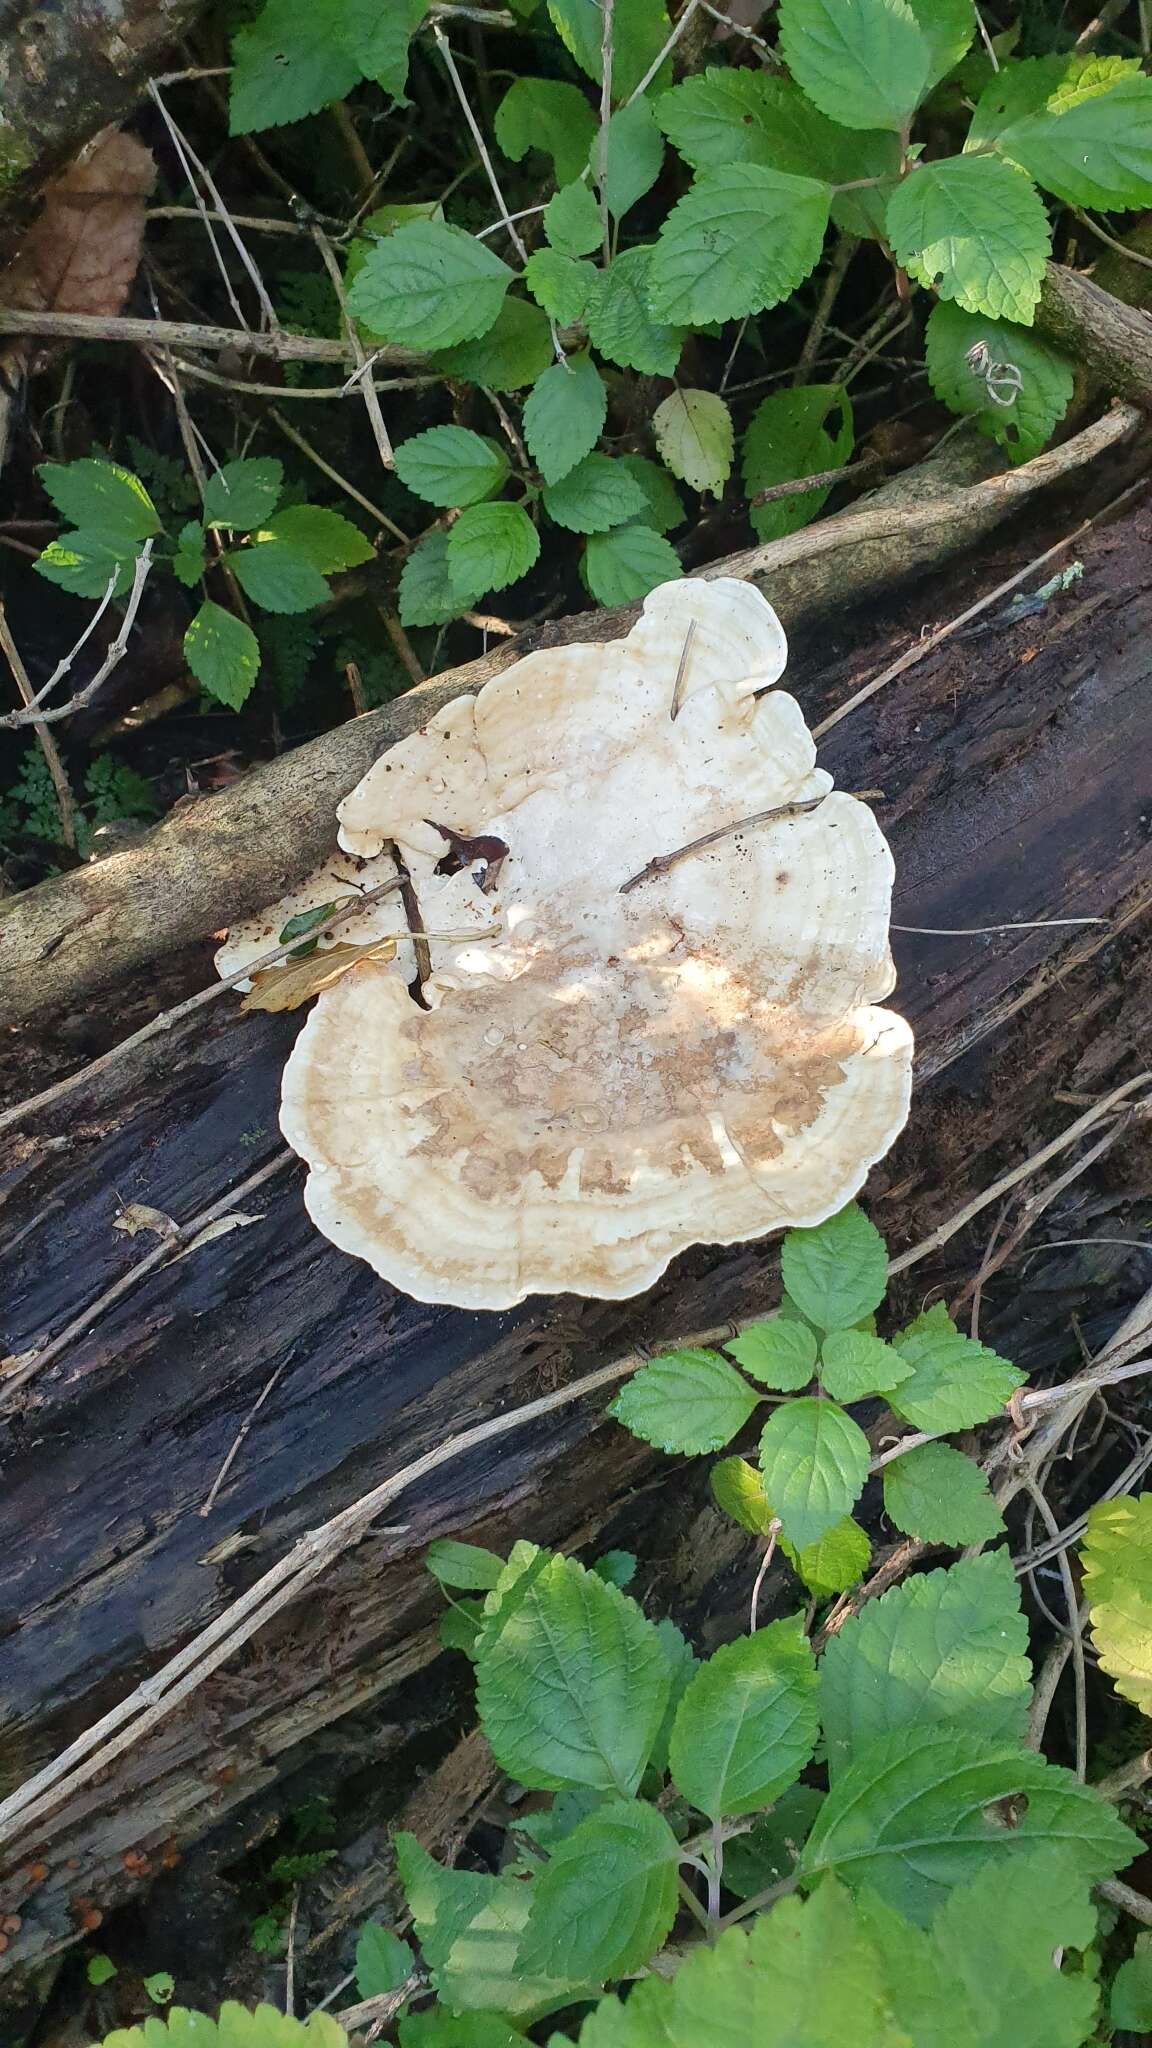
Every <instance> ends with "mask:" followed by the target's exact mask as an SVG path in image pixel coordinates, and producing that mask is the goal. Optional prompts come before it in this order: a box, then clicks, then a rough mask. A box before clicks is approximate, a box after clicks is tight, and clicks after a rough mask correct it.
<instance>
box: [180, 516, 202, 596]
mask: <svg viewBox="0 0 1152 2048" xmlns="http://www.w3.org/2000/svg"><path fill="white" fill-rule="evenodd" d="M205 561H206V554H205V547H204V528H203V527H202V526H201V525H200V524H199V522H198V521H197V520H195V519H190V520H189V521H188V523H187V525H186V526H182V527H181V528H180V538H179V540H178V541H177V543H176V552H175V554H174V555H173V557H172V574H173V575H174V576H175V577H176V578H177V580H178V581H179V582H180V583H182V584H183V585H184V587H185V589H186V590H194V589H195V587H196V585H197V584H198V583H199V581H200V578H201V577H202V575H203V574H204V566H205Z"/></svg>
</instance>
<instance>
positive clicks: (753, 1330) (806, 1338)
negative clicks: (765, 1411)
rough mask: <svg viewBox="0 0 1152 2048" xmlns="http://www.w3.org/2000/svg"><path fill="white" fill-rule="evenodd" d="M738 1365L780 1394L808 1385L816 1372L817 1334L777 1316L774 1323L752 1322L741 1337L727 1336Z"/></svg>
mask: <svg viewBox="0 0 1152 2048" xmlns="http://www.w3.org/2000/svg"><path fill="white" fill-rule="evenodd" d="M724 1349H725V1350H726V1351H730V1352H731V1354H732V1356H733V1358H734V1359H735V1360H736V1363H737V1365H742V1366H743V1368H744V1370H745V1372H749V1373H751V1375H752V1377H753V1379H754V1380H759V1382H760V1385H761V1386H762V1387H772V1388H774V1389H775V1390H776V1392H778V1393H781V1394H794V1393H795V1392H796V1391H797V1389H798V1388H800V1387H806V1386H807V1385H808V1382H809V1380H810V1379H811V1378H812V1377H813V1375H814V1373H815V1371H816V1337H815V1334H814V1332H813V1331H812V1330H810V1329H809V1327H808V1325H807V1323H801V1322H794V1321H793V1320H792V1318H791V1317H787V1316H774V1317H773V1318H772V1320H771V1322H767V1323H749V1324H748V1327H747V1329H744V1330H742V1331H741V1332H740V1335H739V1336H738V1337H730V1338H728V1339H726V1341H725V1345H724Z"/></svg>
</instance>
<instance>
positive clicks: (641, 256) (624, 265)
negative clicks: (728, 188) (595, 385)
mask: <svg viewBox="0 0 1152 2048" xmlns="http://www.w3.org/2000/svg"><path fill="white" fill-rule="evenodd" d="M651 267H652V250H651V248H650V247H647V246H642V247H640V248H636V249H625V250H624V251H623V252H622V254H621V255H619V256H615V257H613V259H612V262H611V263H610V264H609V266H608V268H607V270H604V271H601V272H599V273H597V277H596V285H595V288H594V290H593V291H592V292H591V293H590V295H589V299H588V305H587V314H586V318H587V326H588V339H589V341H591V343H592V345H593V347H594V348H598V349H599V351H600V353H601V355H603V356H607V357H608V360H609V362H613V363H619V364H620V366H621V368H622V369H625V370H639V371H640V373H641V375H643V376H646V377H671V376H673V375H674V374H675V370H676V365H677V363H678V362H679V360H680V351H681V349H682V348H683V346H684V329H683V328H682V327H668V326H666V325H664V324H663V323H662V322H660V321H658V320H654V319H653V318H652V314H651V313H650V311H649V309H648V276H649V272H650V270H651ZM670 523H671V524H672V525H676V524H677V521H676V520H672V521H671V522H670Z"/></svg>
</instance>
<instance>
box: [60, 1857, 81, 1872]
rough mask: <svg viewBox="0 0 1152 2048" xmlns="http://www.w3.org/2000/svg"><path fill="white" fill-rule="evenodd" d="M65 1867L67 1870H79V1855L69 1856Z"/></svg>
mask: <svg viewBox="0 0 1152 2048" xmlns="http://www.w3.org/2000/svg"><path fill="white" fill-rule="evenodd" d="M64 1868H65V1870H79V1868H80V1858H79V1857H78V1856H69V1858H68V1861H67V1862H66V1864H65V1865H64Z"/></svg>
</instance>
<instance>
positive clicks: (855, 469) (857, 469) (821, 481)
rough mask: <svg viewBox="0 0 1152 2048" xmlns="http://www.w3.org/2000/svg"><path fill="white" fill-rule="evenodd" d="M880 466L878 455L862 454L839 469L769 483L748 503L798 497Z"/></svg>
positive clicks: (764, 502) (763, 503) (862, 474)
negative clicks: (856, 459)
mask: <svg viewBox="0 0 1152 2048" xmlns="http://www.w3.org/2000/svg"><path fill="white" fill-rule="evenodd" d="M879 466H880V457H879V456H878V455H862V456H861V457H860V460H859V462H845V463H842V464H841V466H840V468H839V469H818V470H817V471H816V473H815V475H814V476H795V477H792V478H791V480H790V481H789V482H788V483H786V484H768V485H767V486H766V487H765V489H764V490H762V491H757V492H756V493H755V495H754V496H753V497H751V498H749V500H748V503H749V504H750V505H770V504H771V503H772V500H773V499H774V498H796V497H799V495H800V493H801V492H802V491H820V490H825V489H827V488H828V486H829V485H831V484H842V483H845V482H847V480H848V478H849V477H850V476H864V475H866V474H867V472H868V471H869V470H873V469H878V468H879Z"/></svg>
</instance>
